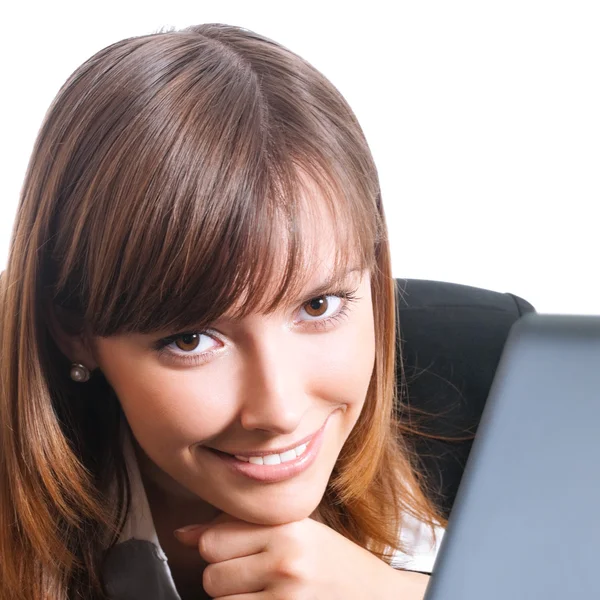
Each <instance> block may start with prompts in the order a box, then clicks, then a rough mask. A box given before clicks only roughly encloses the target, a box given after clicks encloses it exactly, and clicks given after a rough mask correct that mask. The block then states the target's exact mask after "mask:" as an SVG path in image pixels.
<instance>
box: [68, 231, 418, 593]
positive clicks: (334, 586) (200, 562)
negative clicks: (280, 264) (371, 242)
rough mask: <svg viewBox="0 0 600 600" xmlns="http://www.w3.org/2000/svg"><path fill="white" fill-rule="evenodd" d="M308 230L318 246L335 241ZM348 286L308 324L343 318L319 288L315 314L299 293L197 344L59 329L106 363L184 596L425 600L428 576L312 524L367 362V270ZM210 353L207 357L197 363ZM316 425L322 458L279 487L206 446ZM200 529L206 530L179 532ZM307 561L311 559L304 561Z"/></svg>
mask: <svg viewBox="0 0 600 600" xmlns="http://www.w3.org/2000/svg"><path fill="white" fill-rule="evenodd" d="M329 226H331V224H330V225H329ZM316 233H317V238H316V239H317V240H331V239H333V236H331V235H329V236H328V235H326V232H316ZM324 233H325V235H323V234H324ZM317 246H318V249H319V259H320V260H319V264H320V265H321V266H320V268H319V269H317V270H316V271H315V272H314V276H313V278H312V279H311V281H310V284H309V285H308V286H307V288H306V290H305V294H303V296H302V298H303V299H305V298H307V297H310V296H309V294H310V293H311V290H313V289H315V288H316V287H318V286H319V285H320V284H322V283H323V281H324V280H326V279H327V276H328V275H329V272H330V269H331V257H332V248H331V247H329V246H328V245H327V244H326V243H325V242H322V243H319V244H317ZM343 287H344V289H347V290H348V291H355V295H356V296H357V297H358V298H357V300H355V301H353V302H350V303H348V304H347V310H348V312H347V314H346V315H343V316H341V317H340V318H339V320H336V321H333V322H329V323H327V324H326V325H323V326H322V328H318V327H317V326H316V325H315V323H317V322H318V321H322V322H325V319H327V317H330V316H335V315H336V314H339V310H340V309H341V308H342V306H343V305H344V303H345V301H344V300H343V299H340V298H338V297H336V296H331V295H325V296H322V297H321V298H322V299H323V300H324V303H323V306H322V308H320V309H319V310H317V311H315V309H314V308H313V307H311V306H310V305H309V303H307V302H303V300H302V299H298V298H293V299H290V301H289V302H287V303H286V305H285V306H282V307H281V308H280V309H279V310H278V311H277V312H275V313H273V314H270V315H261V314H252V315H250V316H249V317H247V318H246V319H243V320H241V321H232V320H230V319H227V318H223V319H221V320H220V321H218V322H217V323H214V324H213V325H212V326H211V330H210V335H203V336H202V337H200V338H199V339H198V340H197V341H196V342H195V343H196V344H198V346H197V348H193V345H194V344H189V343H188V344H187V345H186V344H185V342H184V341H183V340H181V339H180V340H179V344H177V343H172V344H171V345H170V346H169V347H168V348H167V349H166V351H165V352H163V353H162V354H159V353H157V351H156V350H155V349H154V348H153V344H154V343H155V342H156V341H157V340H159V339H161V338H162V337H166V336H167V335H173V334H174V333H180V332H172V331H165V332H159V333H157V334H153V335H138V334H128V335H116V336H112V337H110V338H100V337H95V338H90V337H88V336H81V337H77V338H74V337H67V336H65V335H64V334H63V333H61V332H60V331H57V337H58V342H59V345H60V346H61V348H62V349H63V352H65V354H66V355H67V356H68V357H69V358H71V360H73V361H77V362H82V363H83V364H85V365H86V366H87V367H88V368H89V369H94V368H99V369H101V370H102V372H103V373H104V375H105V376H106V378H107V380H108V381H109V382H110V384H111V385H112V387H113V388H114V390H115V392H116V394H117V396H118V398H119V400H120V402H121V405H122V408H123V412H124V414H125V416H126V418H127V421H128V423H129V426H130V428H131V431H132V434H133V438H134V446H135V449H136V454H137V458H138V462H139V466H140V472H141V474H142V480H143V482H144V486H145V488H146V492H147V495H148V501H149V504H150V507H151V511H152V515H153V519H154V524H155V527H156V530H157V534H158V537H159V541H160V543H161V546H162V547H163V549H164V551H165V553H166V554H167V556H168V557H169V564H170V567H171V570H172V573H173V576H174V579H175V582H176V584H177V587H178V589H179V591H180V593H181V595H182V598H183V599H184V600H185V599H187V598H196V599H197V598H208V597H214V598H223V599H227V600H230V599H231V600H234V599H235V600H238V598H239V600H242V599H243V600H250V599H252V600H262V599H263V598H264V599H265V600H266V599H267V598H275V597H277V596H276V594H279V593H281V594H283V597H291V596H290V595H289V594H291V593H294V594H296V593H298V594H300V592H301V593H302V594H304V593H306V594H307V596H306V597H327V598H336V597H340V598H342V597H343V598H354V597H356V598H364V597H373V598H375V597H380V598H386V597H387V596H386V595H385V594H387V593H389V590H394V594H395V595H393V596H391V597H398V596H397V595H396V594H397V592H398V591H399V590H400V591H402V592H403V593H404V594H405V595H404V596H403V597H404V598H407V599H409V598H421V597H422V593H423V591H424V584H425V580H426V578H424V577H422V576H418V575H417V576H413V575H412V574H407V573H402V572H397V571H394V570H393V569H391V568H390V567H389V566H387V565H386V564H385V563H383V562H382V561H380V560H379V559H376V558H375V557H373V556H372V555H371V554H370V553H369V552H367V551H366V550H364V549H362V548H360V547H359V546H357V545H355V544H354V543H352V542H350V541H349V540H347V539H346V538H344V537H343V536H341V535H339V534H337V532H335V531H333V530H331V529H330V528H329V527H327V526H325V525H323V524H322V523H320V522H319V519H318V512H317V511H316V509H317V506H318V504H319V502H320V500H321V498H322V496H323V493H324V491H325V488H326V485H327V482H328V480H329V478H330V475H331V472H332V470H333V467H334V465H335V462H336V460H337V457H338V455H339V453H340V451H341V449H342V447H343V445H344V442H345V441H346V439H347V438H348V436H349V434H350V432H351V431H352V429H353V427H354V425H355V424H356V422H357V419H358V418H359V415H360V412H361V410H362V408H363V405H364V402H365V397H366V393H367V388H368V385H369V382H370V379H371V375H372V372H373V367H374V360H375V335H374V321H373V304H372V298H371V287H370V273H369V271H364V272H359V271H351V272H349V273H348V274H347V278H346V281H345V282H344V285H343ZM333 291H335V290H332V293H333ZM317 313H318V314H317ZM182 348H184V349H182ZM190 348H191V349H190ZM169 350H170V351H171V352H170V353H169ZM212 350H215V353H214V354H213V355H211V356H209V357H208V358H206V355H204V357H205V358H206V360H204V359H202V360H200V359H199V358H198V357H199V356H200V357H201V356H202V352H203V351H212ZM190 355H191V356H193V355H196V356H195V357H193V358H191V359H190V358H189V357H190ZM183 357H186V358H185V360H186V361H188V360H192V361H196V362H195V363H190V362H183V361H182V360H181V359H182V358H183ZM324 423H327V425H326V429H325V434H324V439H323V444H322V447H321V449H320V452H319V455H318V457H317V459H316V461H315V462H314V463H313V464H312V465H311V466H310V467H309V468H308V469H307V470H305V471H304V472H302V473H300V474H298V475H296V476H294V477H292V478H291V479H287V480H284V481H281V482H277V483H268V484H267V483H263V482H258V481H254V480H252V479H249V478H247V477H245V476H244V475H240V474H238V473H234V472H232V471H231V470H230V469H228V468H226V466H225V465H224V464H223V462H222V461H221V460H220V459H218V458H217V457H216V456H215V455H214V454H213V453H212V452H211V451H210V450H208V448H214V449H218V450H221V451H224V452H228V453H234V452H248V453H251V452H252V451H253V450H254V451H261V450H273V449H277V448H281V447H287V446H290V445H296V444H295V442H297V441H298V440H301V439H303V438H305V437H306V436H309V435H311V434H313V433H314V432H316V431H317V430H318V429H319V428H321V426H322V425H323V424H324ZM309 517H312V518H309ZM196 524H204V527H200V528H196V529H193V528H192V529H190V530H187V531H183V532H176V533H175V535H174V534H173V533H174V531H175V530H178V529H179V528H182V527H186V526H190V525H196ZM211 532H212V533H211ZM215 532H216V533H215ZM207 536H208V537H207ZM211 536H212V537H211ZM308 556H310V557H311V561H310V563H306V562H305V561H304V559H303V557H304V558H305V557H308ZM261 557H262V558H261ZM285 557H288V559H289V560H283V562H282V558H285ZM240 561H242V562H240ZM350 564H353V565H356V569H349V568H348V565H350ZM207 565H210V566H209V568H206V567H207ZM282 565H283V566H282ZM307 565H308V566H307ZM242 573H244V574H245V577H242V576H241V574H242ZM349 573H354V578H353V577H349ZM299 574H300V575H299ZM332 574H333V576H332ZM400 575H402V576H403V577H402V578H401V577H400ZM357 578H358V579H357ZM232 581H236V582H237V584H236V585H237V587H235V588H232V587H231V582H232ZM374 582H377V583H378V585H380V587H381V590H380V593H379V591H377V590H376V589H375V583H374ZM240 586H241V587H240ZM203 589H204V591H202V590H203ZM202 594H205V595H204V596H202ZM207 594H210V595H207ZM310 594H313V595H310ZM294 597H296V596H294ZM297 597H300V595H298V596H297ZM302 597H304V596H302Z"/></svg>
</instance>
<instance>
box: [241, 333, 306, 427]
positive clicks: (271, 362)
mask: <svg viewBox="0 0 600 600" xmlns="http://www.w3.org/2000/svg"><path fill="white" fill-rule="evenodd" d="M295 335H296V334H294V333H293V332H289V331H282V330H281V329H280V328H278V327H271V328H270V331H268V332H267V331H265V329H264V328H263V329H261V333H260V334H259V335H255V336H253V338H252V341H251V342H249V343H248V345H247V350H246V352H245V354H246V356H245V360H244V367H243V369H244V376H243V377H242V378H241V386H242V387H241V408H240V413H239V418H240V422H241V425H242V427H243V428H244V429H247V430H253V429H258V430H262V431H267V432H269V433H273V434H279V435H283V434H289V433H292V432H294V431H295V430H296V429H297V428H298V425H299V424H300V422H301V421H302V418H303V415H304V413H305V412H306V410H307V408H308V407H309V399H308V397H307V390H306V382H305V381H303V379H304V376H303V374H302V373H303V369H302V360H299V358H300V357H301V353H300V356H299V348H298V344H297V343H295V342H296V340H294V337H295Z"/></svg>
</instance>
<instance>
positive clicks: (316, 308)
mask: <svg viewBox="0 0 600 600" xmlns="http://www.w3.org/2000/svg"><path fill="white" fill-rule="evenodd" d="M304 306H305V310H306V312H307V313H308V314H309V315H310V316H311V317H322V316H323V315H324V314H325V313H326V312H327V309H328V308H329V303H328V301H327V297H326V296H320V297H319V298H313V299H312V300H311V301H310V302H307V303H306V304H305V305H304Z"/></svg>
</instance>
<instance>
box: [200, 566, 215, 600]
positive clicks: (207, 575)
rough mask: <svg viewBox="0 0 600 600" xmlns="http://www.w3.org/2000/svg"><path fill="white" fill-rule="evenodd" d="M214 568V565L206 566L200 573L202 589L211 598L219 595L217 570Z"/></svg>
mask: <svg viewBox="0 0 600 600" xmlns="http://www.w3.org/2000/svg"><path fill="white" fill-rule="evenodd" d="M215 567H216V565H208V566H207V567H206V568H205V569H204V573H202V587H203V588H204V591H205V592H206V593H207V594H208V595H209V596H211V597H213V596H217V595H218V594H219V589H218V587H219V581H218V569H216V568H215Z"/></svg>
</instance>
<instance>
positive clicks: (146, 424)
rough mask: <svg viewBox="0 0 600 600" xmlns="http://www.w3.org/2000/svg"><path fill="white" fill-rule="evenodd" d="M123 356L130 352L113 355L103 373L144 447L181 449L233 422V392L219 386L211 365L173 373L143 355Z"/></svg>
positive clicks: (107, 361)
mask: <svg viewBox="0 0 600 600" xmlns="http://www.w3.org/2000/svg"><path fill="white" fill-rule="evenodd" d="M118 356H124V354H121V353H119V351H118V349H116V348H115V349H113V351H112V352H111V353H110V354H108V353H107V357H109V359H108V360H105V361H104V364H103V371H104V374H105V375H106V377H107V379H108V381H109V383H110V384H111V385H112V387H113V389H114V390H115V393H116V394H117V397H118V398H119V401H120V403H121V406H122V408H123V412H124V413H125V416H126V417H127V421H128V422H129V425H130V426H131V429H132V430H133V433H134V435H135V436H136V438H137V439H138V440H139V441H140V443H141V444H142V445H143V446H144V445H145V442H148V445H149V446H151V447H153V448H155V449H158V450H165V451H166V450H170V451H173V450H174V449H181V448H182V447H187V446H188V445H190V444H193V443H196V442H198V441H199V440H208V439H210V438H211V437H213V436H216V435H217V434H218V433H219V432H220V431H222V430H223V428H225V427H227V425H228V423H229V422H230V421H231V419H232V413H233V407H232V406H231V401H230V398H231V393H230V392H229V390H228V388H227V387H226V385H220V386H216V385H214V379H213V378H212V377H211V376H210V370H211V369H210V367H211V365H205V366H204V367H203V368H202V369H201V370H198V369H189V368H188V369H169V368H166V367H165V366H163V365H161V364H159V363H157V362H156V361H155V360H152V359H147V358H145V357H142V356H137V357H136V356H132V357H131V358H125V357H123V358H122V359H118V360H116V357H118ZM200 371H201V372H200ZM211 382H212V383H213V385H211ZM228 399H229V400H228Z"/></svg>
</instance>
